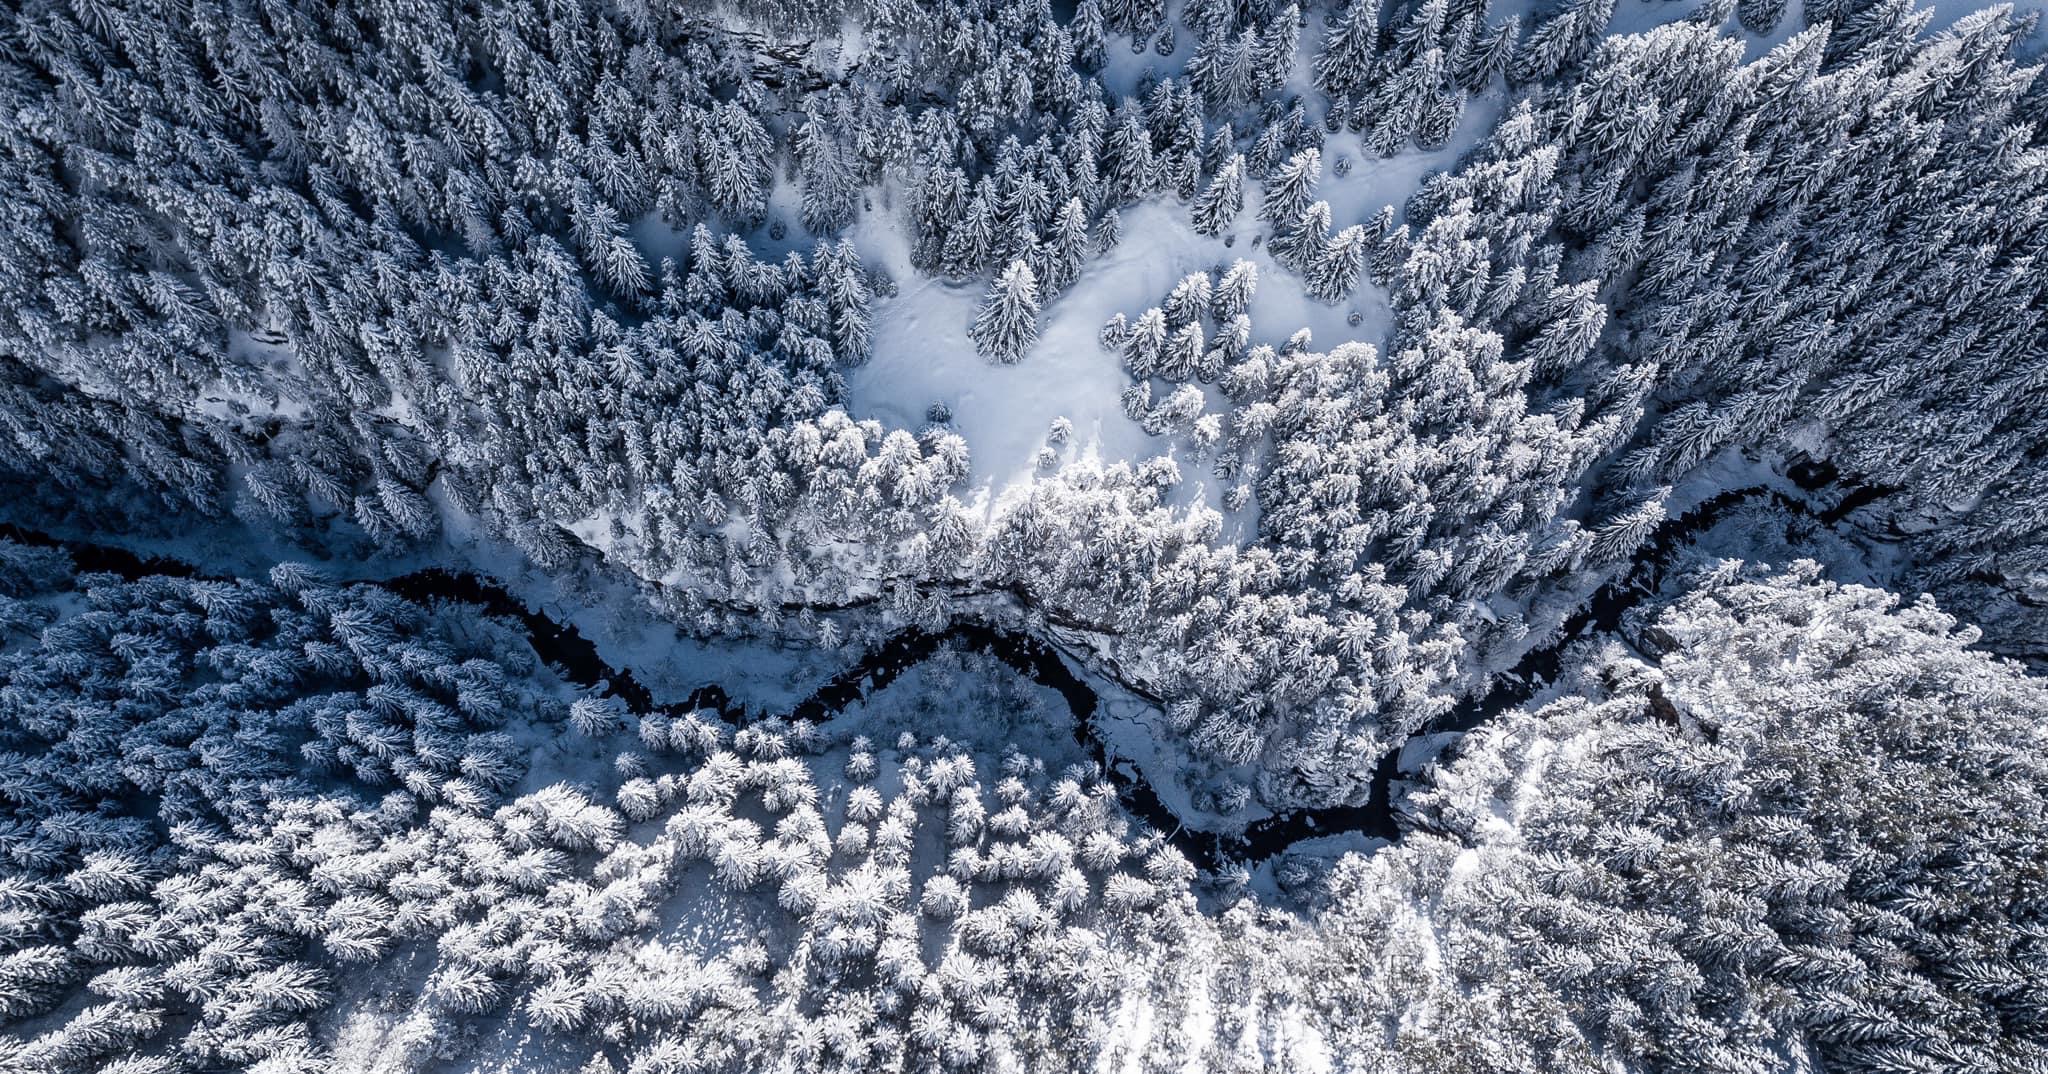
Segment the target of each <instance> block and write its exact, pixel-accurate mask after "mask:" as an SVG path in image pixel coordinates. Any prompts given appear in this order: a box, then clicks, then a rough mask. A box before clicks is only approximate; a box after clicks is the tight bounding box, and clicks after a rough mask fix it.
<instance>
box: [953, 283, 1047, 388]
mask: <svg viewBox="0 0 2048 1074" xmlns="http://www.w3.org/2000/svg"><path fill="white" fill-rule="evenodd" d="M968 334H969V335H971V336H973V337H974V346H975V349H976V350H979V351H980V352H981V353H982V355H983V356H984V357H988V358H993V359H995V360H996V361H998V362H1002V363H1003V364H1005V365H1009V364H1011V363H1014V362H1016V361H1018V360H1019V359H1021V358H1023V357H1024V352H1025V351H1027V350H1030V349H1031V344H1032V343H1034V342H1036V341H1037V339H1038V280H1037V278H1036V277H1034V276H1033V275H1032V274H1031V266H1030V265H1028V264H1026V263H1024V262H1023V261H1012V262H1010V267H1009V268H1007V269H1004V270H1003V274H1002V275H1001V276H998V277H997V278H996V281H995V284H994V285H993V286H991V287H990V288H989V292H988V297H987V298H986V299H984V300H983V301H982V305H981V313H980V314H979V315H977V316H976V317H975V319H974V327H973V329H972V330H971V331H970V332H969V333H968Z"/></svg>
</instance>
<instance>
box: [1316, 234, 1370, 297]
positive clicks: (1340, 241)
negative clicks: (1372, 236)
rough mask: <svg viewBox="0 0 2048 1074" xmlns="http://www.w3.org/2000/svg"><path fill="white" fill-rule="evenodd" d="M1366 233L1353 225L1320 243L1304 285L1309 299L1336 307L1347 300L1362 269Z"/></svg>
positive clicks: (1355, 286) (1363, 266)
mask: <svg viewBox="0 0 2048 1074" xmlns="http://www.w3.org/2000/svg"><path fill="white" fill-rule="evenodd" d="M1367 245H1368V244H1367V242H1366V232H1365V229H1364V228H1363V227H1360V226H1359V225H1357V224H1353V225H1351V226H1350V227H1347V228H1345V229H1344V230H1343V231H1340V232H1338V233H1337V235H1336V236H1335V237H1334V238H1332V239H1330V240H1329V241H1328V242H1326V243H1324V244H1323V248H1322V250H1321V251H1319V252H1318V253H1317V254H1316V255H1315V256H1313V257H1312V258H1310V259H1309V263H1308V266H1307V273H1306V279H1305V282H1306V283H1307V285H1308V293H1309V296H1310V297H1312V298H1314V299H1315V300H1316V301H1318V302H1327V303H1331V304H1335V303H1338V302H1341V301H1343V300H1344V299H1345V298H1347V297H1349V296H1350V294H1351V292H1352V291H1353V290H1354V289H1356V288H1357V286H1358V277H1359V274H1360V273H1362V272H1363V271H1364V270H1365V255H1366V247H1367Z"/></svg>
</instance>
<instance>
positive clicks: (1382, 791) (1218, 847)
mask: <svg viewBox="0 0 2048 1074" xmlns="http://www.w3.org/2000/svg"><path fill="white" fill-rule="evenodd" d="M1793 476H1794V479H1795V480H1796V481H1798V483H1799V484H1800V485H1801V486H1802V487H1805V486H1806V485H1807V481H1804V480H1798V479H1799V477H1801V476H1805V477H1806V478H1807V479H1808V480H1814V479H1815V478H1817V477H1821V476H1822V475H1813V474H1806V475H1800V474H1795V475H1793ZM1832 476H1833V475H1832V474H1828V475H1825V477H1828V478H1831V477H1832ZM1827 483H1828V482H1827V481H1826V480H1825V479H1822V480H1819V481H1817V484H1821V485H1825V484H1827ZM1862 491H1863V490H1861V489H1855V490H1852V491H1851V492H1850V493H1849V494H1848V495H1847V496H1845V498H1844V500H1843V501H1842V502H1843V503H1850V502H1854V503H1855V505H1856V506H1860V505H1861V504H1862V503H1866V502H1869V499H1870V497H1861V496H1859V494H1860V493H1861V492H1862ZM1759 498H1769V499H1772V500H1774V501H1775V502H1776V503H1777V504H1778V505H1779V506H1781V507H1783V508H1785V509H1786V510H1788V511H1792V512H1794V513H1798V514H1803V515H1807V516H1809V517H1814V518H1816V519H1819V520H1822V521H1833V520H1834V519H1832V518H1830V517H1828V516H1832V515H1836V514H1837V513H1838V512H1840V507H1839V505H1838V507H1837V508H1836V509H1834V510H1830V511H1828V512H1826V513H1825V514H1823V513H1821V512H1816V511H1814V510H1813V509H1812V508H1810V507H1809V506H1808V505H1806V504H1804V503H1802V502H1800V501H1799V500H1796V499H1794V498H1792V497H1789V496H1786V495H1785V494H1783V493H1781V492H1779V491H1777V490H1775V489H1772V488H1769V487H1767V486H1762V485H1758V486H1751V487H1748V488H1741V489H1732V490H1729V491H1726V492H1723V493H1720V494H1719V495H1717V496H1714V497H1713V498H1711V499H1709V500H1707V501H1705V502H1703V503H1701V504H1699V505H1698V506H1696V507H1694V508H1693V509H1692V510H1690V511H1687V512H1686V513H1684V514H1683V515H1680V516H1677V517H1675V518H1670V519H1667V520H1665V521H1664V522H1663V523H1662V524H1661V525H1659V526H1658V527H1657V529H1656V530H1655V531H1654V532H1653V533H1652V535H1651V537H1650V539H1649V541H1647V542H1646V543H1645V545H1644V548H1643V549H1642V551H1641V553H1640V554H1639V556H1638V558H1637V559H1636V561H1635V563H1634V565H1633V566H1631V567H1630V568H1629V569H1628V570H1627V571H1625V572H1624V573H1622V574H1621V575H1619V576H1618V577H1616V578H1614V579H1613V580H1611V581H1609V582H1608V583H1607V584H1605V585H1603V586H1601V587H1600V588H1599V589H1598V590H1596V591H1595V592H1594V594H1593V596H1592V599H1591V600H1590V601H1588V602H1587V604H1586V605H1585V606H1584V607H1583V608H1581V609H1580V610H1579V611H1578V612H1576V613H1575V614H1573V615H1572V616H1571V617H1570V618H1568V619H1566V620H1565V622H1564V623H1563V625H1562V626H1561V628H1560V629H1559V631H1558V633H1557V635H1556V637H1555V639H1554V640H1552V641H1550V642H1549V643H1547V644H1545V645H1543V646H1541V647H1539V648H1536V649H1533V650H1531V651H1529V652H1528V653H1526V654H1524V655H1523V657H1522V658H1521V659H1520V661H1518V662H1517V663H1516V665H1515V666H1514V667H1513V668H1512V669H1510V670H1509V671H1507V672H1505V673H1502V674H1501V675H1498V676H1496V677H1495V679H1494V681H1493V685H1492V688H1491V689H1489V690H1487V691H1486V692H1485V693H1483V694H1480V695H1478V696H1476V697H1474V698H1472V699H1470V700H1468V701H1466V702H1465V703H1463V704H1460V705H1459V706H1457V707H1456V708H1455V709H1453V710H1452V711H1451V712H1449V713H1447V714H1446V715H1445V716H1444V717H1443V718H1441V719H1439V720H1436V721H1434V722H1432V723H1430V724H1428V725H1427V726H1425V727H1423V728H1421V729H1420V730H1419V731H1418V732H1417V733H1418V734H1438V733H1446V732H1454V733H1462V732H1466V731H1470V730H1472V729H1474V728H1476V727H1479V726H1481V725H1483V724H1485V723H1486V722H1487V721H1488V720H1491V719H1493V718H1494V717H1496V716H1498V715H1499V714H1501V713H1502V712H1505V711H1507V710H1508V709H1509V708H1511V707H1513V706H1515V705H1519V704H1522V703H1524V702H1526V701H1527V700H1529V699H1530V698H1531V697H1532V696H1534V695H1535V694H1536V693H1537V691H1538V690H1540V689H1541V688H1542V687H1543V686H1544V685H1546V684H1547V683H1549V682H1550V681H1551V680H1553V679H1555V678H1556V676H1557V673H1558V670H1559V667H1560V665H1561V662H1562V657H1563V653H1564V651H1565V649H1566V648H1567V647H1568V646H1569V645H1571V643H1573V642H1574V641H1577V640H1579V639H1580V638H1582V637H1585V636H1587V635H1588V634H1589V633H1598V632H1603V631H1612V630H1614V629H1615V628H1616V627H1617V626H1618V625H1619V624H1620V622H1621V619H1622V616H1623V615H1624V614H1625V613H1627V612H1628V611H1629V610H1630V609H1631V608H1634V607H1636V606H1637V605H1638V604H1640V603H1641V602H1642V601H1643V600H1644V599H1645V598H1648V597H1650V596H1652V595H1654V594H1656V593H1657V592H1658V591H1659V590H1660V589H1661V587H1662V584H1663V580H1664V572H1665V570H1666V568H1667V567H1668V562H1667V561H1668V560H1669V559H1670V557H1671V555H1672V554H1673V553H1674V552H1675V551H1676V550H1677V549H1678V548H1679V547H1680V545H1681V543H1682V542H1683V541H1684V540H1685V539H1686V538H1688V537H1690V536H1692V535H1693V534H1696V533H1698V532H1700V531H1702V530H1705V529H1707V528H1709V527H1711V526H1713V525H1715V524H1716V523H1718V522H1719V521H1720V520H1721V519H1722V517H1724V516H1725V515H1726V514H1727V512H1728V511H1729V510H1731V509H1732V508H1734V507H1736V506H1738V505H1740V504H1742V503H1744V502H1747V501H1750V500H1753V499H1759ZM1851 509H1852V510H1853V507H1852V508H1851ZM1841 513H1846V512H1841ZM0 538H4V539H8V540H13V541H17V542H19V543H23V544H34V545H43V546H54V547H61V548H64V549H65V550H66V551H68V552H69V553H70V554H71V556H72V558H73V560H74V561H75V562H76V563H77V564H78V566H79V568H80V569H81V570H84V571H105V572H109V573H114V574H118V575H122V576H124V577H131V578H133V577H142V576H146V575H152V574H161V575H173V576H177V577H188V578H191V577H203V578H213V577H219V576H215V575H208V574H205V573H204V572H202V571H201V570H200V568H198V567H196V566H194V565H193V564H190V563H187V562H184V561H182V560H178V559H173V558H167V557H163V556H145V555H141V554H138V553H135V552H132V551H129V550H127V549H123V548H118V547H112V546H107V545H99V544H93V543H90V542H83V541H72V540H62V539H58V538H55V537H51V536H49V535H46V534H43V533H39V532H36V531H33V530H27V529H24V528H22V527H19V526H15V525H11V524H7V523H0ZM339 584H343V585H376V586H381V587H383V588H385V589H387V590H389V591H391V592H392V593H394V594H396V595H398V596H401V597H404V598H406V599H408V600H412V601H416V602H423V603H424V602H429V601H434V600H451V601H457V602H461V603H466V604H473V605H476V606H478V607H481V608H482V609H483V610H484V611H485V612H486V613H488V614H490V615H493V616H497V617H500V618H504V619H509V620H513V621H516V622H518V623H519V624H520V625H521V626H522V627H523V628H524V630H525V632H526V633H527V635H528V636H529V638H530V639H531V642H532V645H533V648H534V651H535V652H536V653H537V654H539V655H540V657H541V658H542V659H543V660H546V661H547V662H548V663H549V664H551V665H553V666H554V667H556V668H557V669H559V671H560V672H561V673H562V674H563V676H564V677H565V678H567V679H568V680H569V681H571V682H574V683H576V684H578V685H581V686H586V687H591V688H594V689H596V690H598V691H599V692H601V693H603V694H605V695H607V696H612V697H617V698H619V699H620V700H621V701H623V702H625V703H626V704H627V705H628V706H629V707H630V708H632V709H633V710H634V711H636V712H663V713H666V714H670V715H679V714H681V713H685V712H706V711H709V712H715V713H716V714H717V715H718V716H719V717H720V718H721V719H723V720H725V721H726V722H728V723H731V724H734V725H740V724H744V723H746V722H749V721H750V720H751V719H754V718H757V717H765V716H770V715H773V716H780V717H781V718H783V719H786V720H791V721H811V722H816V721H823V720H827V719H831V718H832V717H833V716H835V715H837V714H838V713H839V712H840V711H841V710H843V709H844V708H845V707H846V706H847V705H849V704H852V703H853V702H855V701H857V700H860V699H861V698H863V697H866V696H869V695H871V694H873V693H874V692H876V691H878V690H881V689H883V688H885V687H887V686H888V685H889V684H890V683H892V682H894V681H895V680H896V679H897V678H898V677H899V676H900V675H902V674H903V673H904V672H905V671H907V670H909V669H910V668H912V667H915V666H916V665H918V664H919V663H922V662H923V661H925V660H927V659H930V658H931V657H932V656H933V655H934V654H936V653H938V652H941V651H944V650H956V649H969V650H975V651H980V652H986V653H988V654H990V655H992V656H994V657H995V658H996V659H998V660H1000V661H1002V662H1003V663H1004V664H1005V665H1007V666H1009V667H1011V668H1012V669H1014V670H1015V671H1017V673H1018V674H1020V675H1022V676H1024V677H1026V678H1029V679H1030V680H1032V681H1034V682H1036V683H1038V684H1039V685H1042V686H1045V687H1047V688H1049V689H1051V690H1053V691H1055V692H1056V693H1058V694H1059V695H1060V696H1061V697H1062V698H1063V699H1064V700H1065V702H1066V705H1067V708H1068V710H1069V712H1070V713H1071V715H1072V716H1073V720H1074V723H1073V733H1074V737H1075V739H1076V740H1077V741H1078V742H1080V743H1081V745H1082V746H1083V747H1085V748H1086V749H1087V750H1088V751H1089V754H1090V756H1092V757H1093V758H1094V759H1095V761H1096V762H1097V764H1098V766H1099V767H1100V768H1101V770H1102V772H1103V773H1104V775H1105V778H1107V779H1108V780H1109V781H1110V783H1111V784H1112V786H1114V787H1115V788H1116V791H1117V795H1118V797H1119V799H1120V800H1121V801H1122V802H1123V804H1124V806H1125V808H1127V809H1128V810H1130V812H1131V813H1132V814H1134V815H1135V816H1137V817H1138V818H1139V819H1141V820H1143V821H1145V822H1146V823H1148V824H1150V825H1151V826H1152V827H1153V828H1155V829H1156V830H1158V831H1160V832H1161V833H1164V834H1165V835H1166V837H1167V839H1168V841H1169V842H1170V843H1172V845H1173V846H1175V847H1176V848H1177V849H1179V850H1180V851H1181V852H1182V853H1183V854H1185V855H1186V856H1187V858H1188V859H1189V861H1190V862H1192V863H1193V864H1194V865H1195V866H1196V867H1197V868H1198V869H1201V870H1203V871H1204V872H1209V873H1214V872H1216V871H1218V870H1220V869H1222V868H1224V867H1226V866H1228V865H1230V864H1232V863H1244V864H1247V865H1252V864H1256V863H1257V862H1259V861H1262V860H1265V859H1267V858H1271V857H1273V856H1275V855H1277V854H1280V853H1282V852H1284V851H1286V850H1287V849H1288V848H1289V847H1291V846H1293V845H1294V844H1295V843H1298V842H1301V841H1303V840H1307V839H1316V838H1322V837H1325V836H1332V835H1341V834H1350V833H1356V834H1360V835H1365V836H1369V837H1375V838H1380V839H1385V840H1389V841H1393V840H1396V839H1399V838H1400V837H1401V834H1402V825H1401V824H1400V823H1399V820H1398V819H1397V815H1396V814H1397V811H1396V809H1395V803H1394V801H1393V784H1394V781H1395V780H1396V779H1397V778H1399V777H1400V775H1401V774H1402V773H1401V771H1400V768H1399V751H1398V750H1395V751H1391V752H1389V753H1388V754H1387V755H1386V756H1385V757H1383V758H1381V760H1380V763H1379V765H1378V766H1377V767H1376V769H1375V770H1374V773H1373V779H1372V783H1371V791H1370V796H1369V798H1368V800H1367V802H1366V803H1365V804H1363V805H1349V806H1333V807H1325V808H1319V809H1303V810H1297V811H1293V812H1289V813H1285V814H1281V815H1278V816H1273V817H1268V818H1265V819H1263V820H1260V821H1257V822H1255V823H1253V824H1251V825H1249V826H1247V827H1246V828H1245V829H1244V830H1243V831H1242V832H1241V833H1217V832H1207V831H1199V830H1195V829H1191V828H1188V827H1186V826H1185V825H1184V823H1183V821H1182V819H1181V818H1180V817H1178V816H1177V815H1175V814H1174V812H1173V811H1172V810H1171V809H1170V808H1168V807H1167V805H1166V803H1165V802H1164V801H1163V800H1161V798H1160V797H1159V794H1158V792H1157V791H1155V790H1154V789H1153V787H1152V785H1151V784H1150V783H1149V782H1147V781H1146V779H1145V778H1144V776H1143V774H1142V773H1140V772H1137V771H1136V770H1135V768H1133V767H1131V766H1130V765H1129V764H1128V763H1127V759H1126V760H1125V761H1122V762H1120V761H1119V759H1118V758H1115V757H1112V756H1109V755H1108V751H1107V749H1106V747H1105V744H1104V741H1103V738H1102V736H1101V735H1099V734H1097V733H1096V729H1095V716H1096V712H1097V710H1098V708H1099V707H1100V698H1099V696H1098V694H1097V692H1096V690H1095V689H1094V688H1093V687H1091V686H1090V685H1088V683H1087V682H1086V681H1085V680H1084V679H1083V678H1082V677H1081V675H1079V674H1077V673H1076V672H1075V670H1074V669H1073V667H1072V666H1070V665H1069V663H1068V661H1067V660H1066V659H1065V658H1064V657H1063V656H1062V655H1061V652H1060V650H1059V649H1058V648H1057V647H1055V646H1054V645H1052V644H1051V643H1049V642H1047V641H1044V640H1042V639H1039V638H1037V637H1034V636H1032V635H1030V634H1027V633H1024V632H1022V631H1017V630H1010V629H1005V628H1002V627H999V626H995V625H991V624H989V623H987V622H982V621H976V620H963V621H960V622H956V623H955V624H954V625H952V626H951V627H949V628H948V629H946V630H943V631H937V632H933V631H926V630H922V629H917V628H912V629H908V630H903V631H899V632H898V633H896V634H895V635H893V636H891V637H889V638H888V639H887V640H885V641H883V642H882V643H881V644H879V645H877V646H874V647H873V648H871V649H869V650H868V651H867V652H866V653H864V654H862V655H861V657H860V659H859V660H857V661H856V662H855V663H854V664H853V665H852V666H850V667H848V668H847V669H846V670H845V671H842V672H840V673H839V674H838V675H836V676H834V677H833V678H832V679H831V680H830V681H828V682H826V683H825V684H824V685H822V686H820V687H819V688H818V689H817V690H815V691H813V692H812V693H811V695H810V696H809V697H806V698H804V699H803V700H802V701H800V702H798V703H797V704H796V705H795V706H794V707H793V708H791V709H790V711H788V712H786V713H760V714H749V713H747V712H746V711H744V710H743V709H742V708H740V707H739V706H736V705H735V704H734V703H733V702H732V700H731V698H730V697H729V696H728V695H727V694H726V692H725V690H724V689H723V688H722V687H721V686H720V685H719V684H717V683H707V684H705V685H703V686H700V687H698V688H697V690H696V691H694V692H693V693H692V694H691V696H690V697H689V698H687V699H686V700H684V701H683V702H681V703H679V704H673V703H672V704H658V703H657V702H656V701H655V700H654V697H653V693H652V691H650V690H649V689H648V688H647V687H646V686H645V685H644V684H642V683H641V682H639V681H638V680H637V679H636V678H635V677H634V676H633V673H632V671H631V669H628V668H614V667H612V666H610V665H609V664H607V663H605V661H604V659H603V658H602V657H601V656H600V655H599V653H598V651H597V646H596V644H595V643H593V642H592V641H590V639H588V638H586V637H584V636H583V635H582V633H581V632H580V631H578V630H577V629H576V627H575V626H574V625H573V624H570V623H564V622H558V621H556V620H555V619H553V618H552V617H550V616H548V615H547V614H546V613H544V612H541V611H537V610H534V609H532V608H529V607H528V606H527V605H526V604H525V602H523V601H521V600H519V599H518V598H517V597H515V596H514V595H513V594H512V593H511V591H510V590H508V589H506V588H505V587H504V586H503V585H501V584H499V583H498V582H496V581H495V580H492V579H490V578H488V577H486V576H484V575H481V574H478V573H475V572H471V571H457V570H449V569H445V568H428V569H425V570H418V571H413V572H411V573H409V574H404V575H400V576H398V577H394V578H369V579H356V580H350V581H344V582H341V583H339Z"/></svg>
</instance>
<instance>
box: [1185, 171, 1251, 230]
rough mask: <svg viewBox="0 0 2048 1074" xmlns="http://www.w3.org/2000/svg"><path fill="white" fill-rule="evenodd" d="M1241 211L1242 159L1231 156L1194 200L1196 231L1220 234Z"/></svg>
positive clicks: (1242, 200)
mask: <svg viewBox="0 0 2048 1074" xmlns="http://www.w3.org/2000/svg"><path fill="white" fill-rule="evenodd" d="M1243 209H1244V157H1243V156H1242V155H1241V154H1240V155H1233V156H1232V157H1231V158H1230V159H1229V160H1228V161H1226V162H1224V165H1223V167H1222V168H1221V169H1219V170H1218V171H1217V172H1216V175H1215V176H1214V177H1213V178H1211V179H1210V180H1209V185H1208V187H1206V188H1205V189H1204V190H1203V191H1202V194H1201V196H1200V197H1198V198H1196V199H1195V204H1194V208H1193V216H1194V223H1195V230H1196V231H1198V232H1200V233H1202V234H1204V235H1210V236H1215V235H1221V234H1223V233H1224V232H1225V231H1227V230H1229V228H1230V225H1231V224H1232V223H1234V222H1236V220H1237V214H1238V213H1239V212H1241V211H1243Z"/></svg>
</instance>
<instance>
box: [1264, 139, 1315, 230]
mask: <svg viewBox="0 0 2048 1074" xmlns="http://www.w3.org/2000/svg"><path fill="white" fill-rule="evenodd" d="M1322 170H1323V154H1322V151H1321V150H1318V149H1304V150H1302V151H1301V152H1299V153H1296V154H1294V155H1293V156H1292V157H1289V158H1288V160H1287V163H1286V164H1284V165H1282V166H1281V168H1280V171H1279V173H1278V174H1277V175H1275V176H1274V177H1273V178H1272V179H1271V180H1269V181H1267V183H1266V197H1265V201H1264V202H1262V203H1261V204H1260V205H1259V219H1261V220H1264V221H1265V222H1266V223H1267V225H1269V226H1270V227H1271V228H1272V229H1273V233H1274V234H1275V235H1279V234H1281V233H1282V232H1283V231H1284V230H1285V229H1288V228H1292V227H1293V226H1294V225H1295V224H1296V223H1297V222H1298V221H1300V220H1301V214H1303V213H1305V212H1307V211H1308V207H1309V204H1310V203H1311V202H1313V201H1315V197H1316V182H1317V180H1318V179H1319V178H1321V175H1322Z"/></svg>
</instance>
